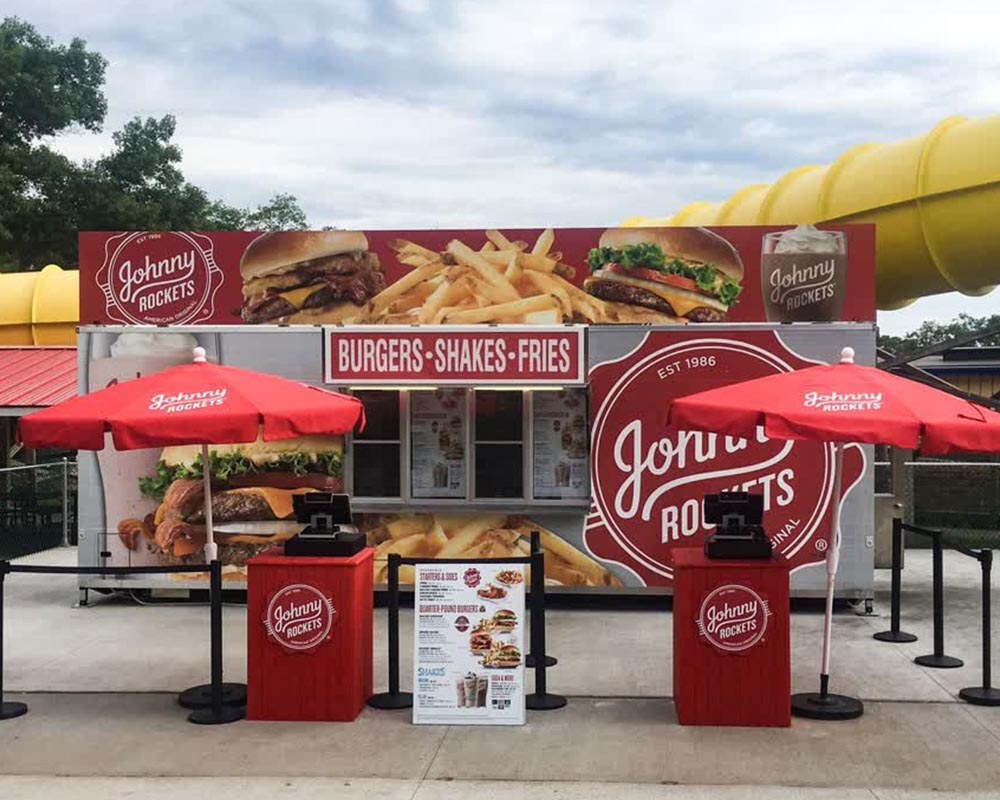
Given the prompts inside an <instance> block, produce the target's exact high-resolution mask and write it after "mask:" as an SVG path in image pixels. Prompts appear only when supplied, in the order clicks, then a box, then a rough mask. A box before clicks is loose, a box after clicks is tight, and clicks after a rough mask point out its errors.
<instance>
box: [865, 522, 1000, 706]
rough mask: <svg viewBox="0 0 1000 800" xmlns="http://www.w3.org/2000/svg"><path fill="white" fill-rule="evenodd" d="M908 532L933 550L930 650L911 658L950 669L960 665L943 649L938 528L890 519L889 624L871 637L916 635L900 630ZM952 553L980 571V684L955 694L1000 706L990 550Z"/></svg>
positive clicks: (891, 639)
mask: <svg viewBox="0 0 1000 800" xmlns="http://www.w3.org/2000/svg"><path fill="white" fill-rule="evenodd" d="M904 531H909V532H910V533H915V534H917V535H919V536H929V537H930V538H931V540H932V545H933V550H932V557H933V586H934V588H933V592H934V594H933V605H934V611H933V614H934V652H933V653H930V654H928V655H923V656H917V657H916V658H915V659H913V660H914V662H916V663H917V664H920V665H921V666H924V667H933V668H936V669H953V668H955V667H961V666H963V664H964V662H963V661H962V660H961V659H960V658H955V657H954V656H949V655H946V654H945V652H944V546H943V545H942V542H941V537H942V536H943V532H942V531H935V530H930V529H929V528H921V527H918V526H916V525H910V524H908V523H906V522H903V521H902V520H901V519H898V518H897V519H894V520H893V521H892V588H891V594H890V609H891V610H890V626H889V630H887V631H879V632H878V633H876V634H874V635H873V638H875V639H877V640H878V641H880V642H896V643H906V642H915V641H917V637H916V636H914V635H913V634H912V633H907V632H906V631H903V630H900V619H899V617H900V601H901V598H900V595H901V590H902V586H901V584H902V571H903V532H904ZM953 549H954V550H955V552H957V553H961V554H962V555H965V556H968V557H969V558H974V559H976V560H977V561H978V562H979V566H980V569H981V571H982V641H983V643H982V664H983V667H982V675H983V679H982V685H980V686H969V687H966V688H965V689H962V690H960V691H959V693H958V696H959V697H960V698H962V699H963V700H965V701H966V702H967V703H972V704H973V705H982V706H1000V689H995V688H994V687H993V686H992V663H991V662H992V652H991V642H990V638H991V628H992V624H991V623H992V614H991V608H990V597H991V592H990V588H991V587H990V582H991V580H992V568H993V551H992V550H988V549H986V548H983V549H981V550H972V549H970V548H967V547H955V548H953Z"/></svg>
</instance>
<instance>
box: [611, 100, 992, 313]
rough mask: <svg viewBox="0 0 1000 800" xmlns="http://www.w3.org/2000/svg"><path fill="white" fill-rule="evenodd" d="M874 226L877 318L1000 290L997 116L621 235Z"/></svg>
mask: <svg viewBox="0 0 1000 800" xmlns="http://www.w3.org/2000/svg"><path fill="white" fill-rule="evenodd" d="M822 222H825V223H838V222H839V223H861V222H868V223H875V224H876V225H877V226H878V230H877V234H876V242H877V245H876V246H877V264H878V267H877V272H876V299H877V302H878V307H879V308H880V309H883V310H889V309H895V308H902V307H903V306H906V305H909V304H910V303H912V302H913V301H914V300H916V299H918V298H920V297H926V296H927V295H933V294H941V293H942V292H951V291H958V292H962V293H963V294H966V295H983V294H987V293H988V292H990V291H992V290H993V288H994V287H995V286H996V285H997V284H998V283H1000V115H996V116H992V117H986V118H985V119H978V120H970V119H966V118H965V117H948V118H947V119H945V120H942V121H941V122H940V123H938V125H936V126H935V127H934V128H933V129H932V130H930V131H929V132H928V133H925V134H922V135H920V136H914V137H911V138H909V139H903V140H901V141H898V142H893V143H892V144H885V145H883V144H862V145H858V146H856V147H852V148H851V149H850V150H847V151H846V152H845V153H843V154H842V155H841V156H840V157H839V158H838V159H837V160H836V161H834V162H833V163H831V164H826V165H821V166H805V167H798V168H797V169H793V170H791V171H790V172H787V173H785V174H784V175H783V176H781V177H780V178H779V179H778V180H777V181H775V182H774V183H772V184H770V185H768V184H754V185H752V186H747V187H744V188H743V189H741V190H740V191H738V192H736V194H734V195H732V196H731V197H730V198H729V199H728V200H726V201H725V202H722V203H708V202H697V203H691V204H689V205H687V206H685V207H684V208H682V209H681V210H680V211H678V212H677V213H676V214H674V215H673V216H672V217H663V218H659V219H655V218H646V217H632V218H630V219H628V220H626V221H625V222H623V223H622V224H623V225H626V226H651V225H656V226H659V225H677V226H681V225H704V226H710V225H796V224H806V223H822Z"/></svg>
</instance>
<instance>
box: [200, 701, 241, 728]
mask: <svg viewBox="0 0 1000 800" xmlns="http://www.w3.org/2000/svg"><path fill="white" fill-rule="evenodd" d="M245 715H246V709H245V708H243V707H242V706H222V708H220V709H219V713H218V714H216V713H215V712H214V711H212V709H211V708H196V709H195V710H194V711H192V712H191V713H190V714H188V722H193V723H194V724H195V725H225V724H226V723H228V722H237V721H238V720H241V719H243V717H244V716H245Z"/></svg>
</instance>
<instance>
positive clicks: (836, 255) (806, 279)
mask: <svg viewBox="0 0 1000 800" xmlns="http://www.w3.org/2000/svg"><path fill="white" fill-rule="evenodd" d="M760 282H761V287H760V289H761V297H762V299H763V301H764V312H765V314H766V315H767V321H768V322H836V321H838V320H839V319H840V317H841V313H842V312H843V310H844V296H845V294H846V293H847V242H846V239H845V237H844V234H843V233H841V232H839V231H821V230H819V229H818V228H815V227H814V226H812V225H799V226H797V227H795V228H792V229H791V230H787V231H779V232H776V233H766V234H764V241H763V246H762V248H761V256H760Z"/></svg>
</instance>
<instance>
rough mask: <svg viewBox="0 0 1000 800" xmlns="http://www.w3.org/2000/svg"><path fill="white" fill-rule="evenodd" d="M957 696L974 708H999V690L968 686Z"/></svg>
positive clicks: (988, 687) (990, 687) (989, 687)
mask: <svg viewBox="0 0 1000 800" xmlns="http://www.w3.org/2000/svg"><path fill="white" fill-rule="evenodd" d="M958 696H959V697H961V698H962V699H963V700H964V701H965V702H966V703H972V705H974V706H1000V689H995V688H993V687H992V686H969V687H968V688H966V689H962V690H961V691H960V692H959V693H958Z"/></svg>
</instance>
